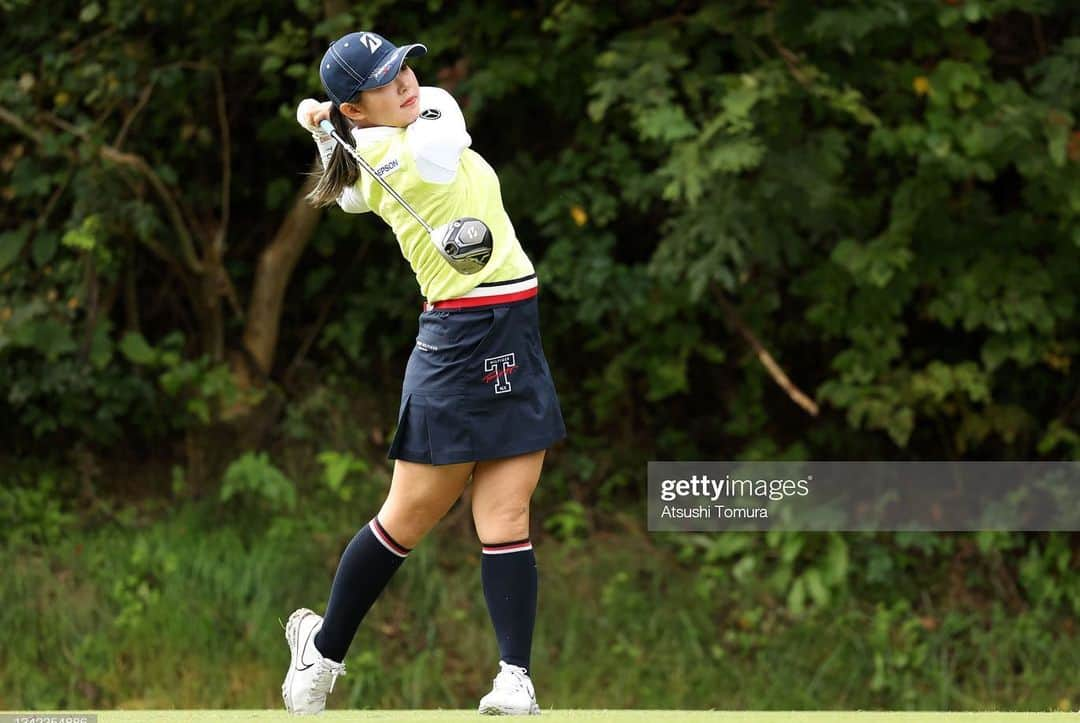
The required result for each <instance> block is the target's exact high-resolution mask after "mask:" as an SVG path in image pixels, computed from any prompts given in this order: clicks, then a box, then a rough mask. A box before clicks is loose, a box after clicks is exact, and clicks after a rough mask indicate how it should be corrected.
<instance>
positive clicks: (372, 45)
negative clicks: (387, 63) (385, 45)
mask: <svg viewBox="0 0 1080 723" xmlns="http://www.w3.org/2000/svg"><path fill="white" fill-rule="evenodd" d="M360 42H361V43H362V44H363V45H364V47H365V48H367V49H368V50H370V51H371V52H373V53H374V52H375V50H376V49H377V48H378V47H379V46H380V45H382V40H380V39H379V38H376V37H375V36H374V35H368V34H367V33H360Z"/></svg>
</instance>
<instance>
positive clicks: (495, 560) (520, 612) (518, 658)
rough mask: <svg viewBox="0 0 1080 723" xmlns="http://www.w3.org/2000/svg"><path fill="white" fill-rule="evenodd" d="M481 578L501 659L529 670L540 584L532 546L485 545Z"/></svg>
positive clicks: (525, 543)
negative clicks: (538, 585) (538, 586)
mask: <svg viewBox="0 0 1080 723" xmlns="http://www.w3.org/2000/svg"><path fill="white" fill-rule="evenodd" d="M480 577H481V580H482V581H483V585H484V599H485V600H487V608H488V613H489V614H490V615H491V623H492V625H493V626H494V628H495V637H496V638H498V640H499V657H500V658H502V660H504V661H506V662H507V663H509V664H511V665H518V666H521V667H522V668H525V669H526V670H528V669H529V656H530V654H531V653H532V636H533V627H534V626H535V624H536V589H537V583H538V576H537V572H536V556H535V555H534V554H533V548H532V543H531V542H529V540H528V539H524V540H515V541H513V542H501V543H497V544H491V545H484V554H483V560H482V561H481V563H480Z"/></svg>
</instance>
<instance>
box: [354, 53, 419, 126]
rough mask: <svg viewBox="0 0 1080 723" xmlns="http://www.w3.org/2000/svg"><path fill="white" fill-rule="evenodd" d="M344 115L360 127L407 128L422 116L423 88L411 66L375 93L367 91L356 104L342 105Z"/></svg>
mask: <svg viewBox="0 0 1080 723" xmlns="http://www.w3.org/2000/svg"><path fill="white" fill-rule="evenodd" d="M341 112H342V113H343V114H344V115H345V117H347V118H349V119H350V120H351V121H352V122H353V123H355V124H356V125H358V126H361V127H363V126H396V127H398V128H404V127H405V126H407V125H409V124H410V123H412V122H413V121H414V120H416V118H417V116H419V115H420V84H419V83H418V82H417V80H416V74H415V73H413V71H412V68H410V67H409V66H408V64H405V65H402V66H401V70H400V71H399V72H398V74H397V77H395V78H394V79H393V80H392V81H390V82H389V83H387V84H386V85H384V86H382V87H381V88H375V89H374V90H365V91H364V92H363V93H361V94H360V97H359V98H358V99H357V102H355V103H342V104H341Z"/></svg>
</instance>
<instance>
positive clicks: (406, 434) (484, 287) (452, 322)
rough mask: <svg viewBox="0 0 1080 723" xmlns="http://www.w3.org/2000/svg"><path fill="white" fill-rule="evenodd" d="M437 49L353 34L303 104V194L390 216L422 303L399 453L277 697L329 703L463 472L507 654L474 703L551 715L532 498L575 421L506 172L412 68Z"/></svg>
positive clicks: (296, 626) (301, 614) (306, 627)
mask: <svg viewBox="0 0 1080 723" xmlns="http://www.w3.org/2000/svg"><path fill="white" fill-rule="evenodd" d="M426 52H427V48H425V47H424V46H423V45H419V44H414V45H405V46H402V47H400V48H399V47H395V46H394V45H393V44H391V43H390V42H389V41H388V40H387V39H386V38H383V37H381V36H379V35H376V34H375V33H370V32H360V33H350V34H348V35H345V36H344V37H342V38H340V39H339V40H337V41H336V42H334V43H333V44H331V46H330V48H329V49H328V50H327V51H326V54H325V56H324V57H323V59H322V62H321V63H320V65H319V75H320V77H321V78H322V83H323V88H324V89H325V90H326V94H327V96H329V98H330V100H329V101H328V102H323V103H319V102H317V101H315V100H312V99H307V100H304V101H303V102H302V103H301V104H300V106H299V107H298V109H297V120H298V122H299V123H300V124H301V125H302V126H303V127H304V128H306V129H308V130H309V131H311V133H312V135H313V136H314V138H315V141H316V143H317V145H318V148H319V153H320V156H321V158H322V164H323V172H322V175H321V177H320V179H319V182H318V185H317V186H316V188H315V189H314V191H313V192H312V193H311V196H310V200H311V201H312V202H313V203H314V204H317V205H323V206H325V205H330V204H333V203H337V204H338V205H339V206H340V207H341V208H342V209H344V210H345V211H348V212H350V213H363V212H365V211H373V212H374V213H376V214H377V215H378V216H379V217H380V218H382V219H383V220H384V221H386V223H387V224H389V225H390V227H391V228H392V229H393V230H394V234H395V235H396V237H397V241H398V244H399V246H400V247H401V252H402V254H403V255H404V257H405V259H406V260H407V261H408V262H409V264H410V265H411V266H412V269H413V271H414V272H415V273H416V279H417V282H418V283H419V285H420V291H421V293H422V294H423V296H424V297H425V299H426V301H425V302H424V304H423V311H422V313H421V314H420V316H419V331H418V334H417V337H416V346H415V347H414V348H413V350H412V354H411V356H410V357H409V363H408V365H407V367H406V369H405V380H404V384H403V385H402V391H401V406H400V409H399V412H398V424H397V431H396V433H395V435H394V439H393V441H392V443H391V445H390V451H389V455H388V456H389V457H390V458H391V459H394V460H395V463H394V472H393V478H392V481H391V484H390V492H389V494H388V495H387V498H386V501H385V502H384V503H383V505H382V507H381V508H380V509H379V511H378V513H377V514H376V515H375V517H373V518H372V519H371V521H370V522H368V523H367V524H366V525H365V526H364V527H363V528H361V529H360V531H359V532H358V533H357V534H356V536H355V537H354V538H353V539H352V541H351V542H350V543H349V544H348V546H347V547H346V548H345V552H344V553H343V554H342V556H341V561H340V563H339V565H338V569H337V573H336V574H335V576H334V581H333V584H332V585H331V588H330V599H329V601H328V602H327V605H326V614H325V616H324V617H321V616H319V615H317V614H316V613H314V612H312V611H311V610H308V609H306V608H303V609H300V610H297V611H295V612H294V613H293V614H292V615H291V616H290V617H289V622H288V624H287V625H286V629H285V638H286V640H287V641H288V643H289V648H290V650H291V653H292V660H291V662H290V665H289V671H288V674H287V675H286V676H285V683H284V685H283V686H282V689H281V692H282V696H283V697H284V699H285V707H286V708H287V709H288V710H289V711H290V712H293V713H318V712H319V711H321V710H323V708H324V707H325V705H326V696H327V694H328V693H329V692H330V691H331V690H332V689H333V685H334V681H335V679H336V678H337V676H339V675H342V674H344V672H345V666H344V664H343V661H344V659H345V653H346V651H347V650H348V648H349V645H350V643H351V642H352V639H353V636H354V635H355V634H356V630H357V627H358V626H359V625H360V622H361V620H363V618H364V615H365V614H366V613H367V611H368V609H369V608H370V607H371V605H372V603H374V602H375V600H376V598H378V596H379V594H380V593H381V592H382V590H383V588H384V587H385V586H386V584H387V582H388V581H389V580H390V578H391V577H392V576H393V574H394V572H395V571H396V570H397V569H398V568H399V567H400V566H401V564H402V563H403V562H404V561H405V559H406V558H407V557H408V554H409V552H410V550H411V549H412V548H414V547H415V546H416V545H417V544H418V543H419V542H420V540H421V539H422V538H423V537H424V535H425V534H426V533H427V532H428V531H429V530H430V529H431V528H432V527H434V525H435V524H436V523H437V522H438V521H439V520H440V519H442V517H443V516H444V515H445V514H446V512H447V511H448V510H449V509H450V507H451V506H452V505H453V504H454V502H455V501H456V500H457V499H458V497H459V496H460V495H461V493H462V491H463V490H464V488H465V485H466V483H467V482H468V481H469V478H470V477H471V478H472V486H473V489H472V514H473V520H474V522H475V525H476V531H477V534H478V536H479V538H480V542H481V545H482V551H483V552H482V557H481V578H482V581H483V588H484V597H485V599H486V601H487V607H488V612H489V613H490V615H491V621H492V624H493V626H494V629H495V635H496V637H497V639H498V646H499V654H500V658H501V659H500V661H499V666H500V670H499V672H498V674H497V675H496V677H495V680H494V685H493V687H492V690H491V692H490V693H488V694H487V695H485V696H484V697H483V699H481V701H480V706H479V711H480V712H481V713H490V714H502V715H506V714H511V715H513V714H538V713H539V712H540V708H539V706H538V705H537V703H536V695H535V692H534V690H533V685H532V681H531V680H530V678H529V656H530V652H531V648H532V634H533V625H534V621H535V619H536V596H537V571H536V558H535V557H534V555H533V550H532V544H531V542H530V540H529V501H530V498H531V496H532V493H533V490H534V489H535V488H536V485H537V482H538V480H539V477H540V469H541V466H542V465H543V461H544V454H545V450H546V449H547V448H548V447H549V446H551V445H552V444H553V443H554V442H556V441H558V440H559V439H561V438H563V437H564V436H565V435H566V428H565V426H564V424H563V419H562V413H561V411H560V409H559V400H558V397H557V396H556V393H555V386H554V384H553V383H552V379H551V373H550V371H549V369H548V365H547V361H546V359H545V358H544V353H543V349H542V347H541V344H540V334H539V331H538V319H537V299H536V293H537V280H536V274H535V272H534V270H533V266H532V263H531V262H530V261H529V258H528V256H526V254H525V252H524V251H523V250H522V248H521V244H520V243H519V242H518V239H517V236H516V235H515V234H514V228H513V226H512V225H511V223H510V218H509V217H508V216H507V214H506V211H505V210H504V209H503V205H502V198H501V195H500V191H499V179H498V177H497V176H496V175H495V172H494V171H493V170H492V168H491V166H489V165H488V164H487V163H486V162H485V161H484V159H483V158H481V157H480V156H479V155H478V154H477V153H475V152H474V151H472V150H470V149H469V145H470V144H471V142H472V139H471V138H470V137H469V134H468V133H467V132H466V129H465V121H464V118H463V117H462V114H461V110H460V109H459V108H458V105H457V103H456V102H455V101H454V98H453V97H452V96H451V95H450V94H449V93H447V92H446V91H444V90H441V89H439V88H433V87H420V86H419V84H418V82H417V79H416V75H415V74H414V73H413V71H412V69H410V68H409V67H408V66H407V65H405V60H406V58H407V57H415V56H421V55H424V54H425V53H426ZM326 118H329V119H330V121H331V122H332V124H333V126H334V128H335V130H336V131H337V134H338V135H339V136H340V137H342V138H343V139H345V140H346V141H347V142H348V143H350V144H354V147H355V149H356V151H357V152H358V153H359V154H360V155H361V157H362V158H363V159H364V160H366V161H367V162H368V163H369V164H370V166H371V168H372V170H374V172H375V173H377V174H378V175H379V176H381V177H382V179H383V180H385V181H386V182H387V183H388V184H389V185H390V186H392V187H393V188H394V189H395V190H396V191H397V192H398V193H399V194H400V195H401V196H402V198H403V199H404V200H405V201H406V202H407V203H408V204H409V205H411V206H412V207H413V208H414V209H415V210H416V212H417V213H418V214H419V215H420V217H421V218H423V219H425V220H426V221H427V223H428V224H430V226H432V227H436V228H438V227H439V226H442V225H443V224H448V223H450V222H452V221H454V220H456V219H461V218H466V217H468V218H475V219H479V220H481V221H483V222H484V224H486V226H487V227H488V228H489V229H490V232H491V249H490V257H489V258H488V260H487V262H486V264H483V265H482V266H481V267H479V270H475V269H474V268H468V269H464V271H466V272H467V273H463V269H462V268H461V267H455V265H454V264H453V260H452V259H450V258H448V256H447V255H446V254H445V252H444V250H440V248H439V247H438V246H436V245H435V244H434V243H433V242H432V238H433V237H432V235H430V234H429V233H428V231H427V230H425V228H424V227H423V226H421V225H420V223H418V222H417V220H416V219H415V218H414V217H413V216H412V215H411V214H410V213H408V212H407V211H406V210H405V209H404V207H403V206H402V205H401V203H399V201H398V200H396V199H395V198H394V197H393V195H392V194H391V193H389V192H388V191H387V190H386V189H385V188H383V187H382V186H381V185H380V184H379V183H378V182H376V180H375V179H373V178H372V177H371V175H370V174H369V173H367V172H362V171H361V169H360V168H359V167H358V164H357V163H356V161H355V160H354V159H353V158H352V157H351V156H350V155H349V154H348V153H347V152H345V151H344V149H343V148H341V147H339V145H338V144H337V142H336V141H335V140H334V139H333V138H332V137H330V136H328V135H326V134H324V133H322V132H321V131H320V129H319V123H320V122H321V121H323V120H324V119H326ZM474 270H475V273H473V271H474Z"/></svg>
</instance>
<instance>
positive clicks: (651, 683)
mask: <svg viewBox="0 0 1080 723" xmlns="http://www.w3.org/2000/svg"><path fill="white" fill-rule="evenodd" d="M352 507H354V508H355V509H360V510H364V511H365V512H366V511H368V510H370V509H372V508H373V504H370V503H368V502H366V501H365V502H359V503H354V505H352ZM319 512H320V514H321V515H323V517H321V518H320V520H319V524H318V525H314V524H312V523H311V521H309V520H303V519H288V518H278V519H276V520H273V521H270V520H267V521H265V523H264V524H261V525H256V524H254V523H251V522H249V523H248V524H246V525H243V526H242V525H240V524H237V523H236V521H234V520H232V519H230V518H229V517H228V516H227V515H225V516H218V517H215V516H214V515H213V514H212V513H208V512H207V511H206V510H205V509H192V508H182V509H177V510H176V511H174V512H173V514H172V515H171V517H170V518H169V519H167V520H162V521H160V522H157V523H154V524H153V525H150V526H148V527H145V528H142V529H138V530H130V529H118V528H115V527H114V528H110V529H104V530H97V531H94V532H90V533H83V534H80V535H79V537H78V539H69V540H62V541H60V542H58V543H57V544H55V545H53V546H51V547H50V548H32V549H19V550H15V549H3V548H0V569H3V570H5V571H6V581H5V585H4V586H0V629H3V630H4V631H5V638H4V644H3V645H2V646H0V707H4V708H9V709H13V708H20V707H21V708H27V709H46V708H48V709H69V710H76V709H83V710H90V709H125V710H135V709H140V713H138V714H133V715H135V716H136V718H139V717H140V716H143V718H139V719H140V720H141V719H147V720H149V718H145V716H147V715H148V714H146V713H143V712H141V711H142V710H155V709H158V710H160V709H171V708H180V709H196V708H220V709H256V710H259V709H268V710H276V709H277V707H278V706H279V705H280V688H281V679H282V676H283V674H284V672H285V667H286V666H287V664H288V648H287V646H286V645H285V642H284V637H283V633H282V630H281V628H280V627H279V620H281V619H285V618H286V617H287V616H288V614H289V612H290V611H291V610H292V609H293V608H295V607H300V606H308V607H312V608H314V609H316V610H319V609H321V607H322V606H323V605H324V604H325V598H326V594H327V590H328V586H329V581H330V579H331V577H332V575H333V572H334V568H335V566H336V564H337V560H338V556H339V555H340V551H341V549H342V548H343V547H344V545H345V544H346V543H347V542H348V540H349V538H350V537H351V536H352V534H353V532H354V529H355V527H356V526H357V525H358V524H362V523H363V522H364V521H366V519H367V516H366V514H362V513H359V512H356V511H355V510H349V509H340V508H334V507H333V506H331V505H325V506H320V507H319ZM354 518H355V519H354ZM357 520H359V522H357ZM244 528H246V529H244ZM536 554H537V558H538V565H539V572H540V585H541V587H540V601H539V619H538V621H537V630H536V637H535V641H534V650H533V661H532V668H533V678H534V680H535V682H536V689H537V694H538V698H539V701H540V704H541V706H543V707H544V708H545V710H547V706H552V707H553V708H558V709H560V712H557V713H551V716H552V717H555V716H564V715H566V716H571V715H572V716H581V715H586V714H585V713H580V712H579V713H574V712H570V711H573V710H575V709H591V708H595V707H597V706H608V707H612V708H618V709H620V710H621V709H660V710H687V709H688V710H708V709H725V710H777V711H783V710H825V709H828V710H832V709H839V710H906V711H918V710H923V709H925V710H986V709H1000V710H1017V709H1020V710H1030V711H1040V710H1075V709H1076V707H1077V704H1078V703H1080V679H1078V678H1077V676H1076V675H1075V671H1077V670H1080V645H1077V640H1076V635H1075V633H1074V632H1073V630H1072V629H1071V628H1065V627H1064V626H1062V625H1060V624H1058V622H1057V621H1055V620H1053V619H1049V618H1046V619H1044V618H1040V617H1037V616H1034V615H1025V616H1023V617H1016V618H1006V617H1002V618H998V617H990V616H989V615H987V616H985V617H982V618H974V617H971V618H969V617H963V618H959V619H958V623H959V624H958V625H951V624H945V623H943V624H942V625H941V626H940V627H939V628H937V629H936V630H932V631H931V630H927V629H926V628H924V627H923V626H921V625H920V624H919V623H918V620H917V619H916V618H914V616H913V614H912V613H911V611H909V610H905V609H901V608H897V607H895V606H889V605H886V607H885V608H884V609H882V608H881V605H884V604H885V602H884V601H876V600H871V599H861V598H854V597H852V599H849V600H844V601H842V602H840V603H838V604H837V605H836V607H835V609H833V610H831V611H830V612H829V614H827V615H817V616H812V615H808V616H806V617H805V618H801V619H788V618H785V617H784V616H783V615H782V614H779V615H774V616H765V617H763V618H752V617H747V616H746V615H745V614H744V613H745V611H747V610H752V607H751V606H752V605H754V604H759V605H760V603H754V601H752V600H748V599H747V595H746V593H745V592H744V591H741V590H740V589H738V588H737V587H734V586H731V585H727V584H725V585H721V586H719V587H718V588H717V592H716V593H715V595H712V596H707V597H703V596H701V595H700V594H698V593H697V592H695V584H696V583H697V581H698V580H697V575H696V572H695V571H694V570H693V569H687V567H686V566H679V565H678V564H677V563H676V562H675V561H674V560H673V559H672V557H671V554H670V553H669V552H667V551H665V550H664V549H662V548H658V547H657V546H656V544H655V541H654V540H653V539H651V538H650V536H648V535H645V534H642V533H640V532H636V531H634V530H633V529H632V528H631V526H630V525H627V532H625V533H620V534H610V533H606V534H594V535H593V536H592V537H591V538H590V539H589V541H588V545H587V546H576V545H574V544H566V543H563V544H560V543H558V542H556V541H554V540H552V539H551V538H550V537H547V536H538V538H537V548H536ZM782 607H783V606H782V603H781V604H777V605H775V606H774V608H779V609H782ZM883 610H884V612H883ZM995 615H996V613H995ZM942 619H943V620H944V621H946V622H948V620H949V618H948V617H946V616H943V617H942ZM497 657H498V652H497V649H496V646H495V641H494V639H493V634H492V631H491V629H490V622H489V621H488V619H487V613H486V608H485V603H484V599H483V595H482V592H481V588H480V575H479V546H478V544H477V543H476V541H475V539H474V538H473V536H472V532H471V530H470V529H469V527H468V526H467V524H464V525H463V524H458V525H453V524H449V525H443V526H440V528H439V529H438V530H436V532H435V533H434V534H433V537H432V539H428V540H425V541H424V543H422V544H421V545H420V546H419V547H418V548H417V549H416V551H414V553H413V554H412V555H410V559H409V560H408V562H407V563H406V564H405V566H404V567H403V568H402V570H401V571H400V572H399V573H398V575H397V576H396V577H395V578H394V580H393V582H392V583H391V585H390V588H389V589H388V590H387V592H386V594H385V595H384V597H383V598H381V599H380V600H379V601H378V603H377V604H376V605H375V607H374V608H373V609H372V612H371V614H370V615H369V617H368V619H367V620H365V621H364V625H363V626H362V627H361V629H360V631H359V633H358V636H357V638H356V640H355V642H354V644H353V647H352V648H351V649H350V651H349V656H348V658H347V659H346V664H347V666H348V674H347V675H346V676H345V677H344V678H342V679H340V680H339V681H338V682H337V684H336V687H335V690H334V693H333V695H332V696H331V699H330V708H331V709H332V710H341V709H344V710H357V711H359V710H364V711H370V710H387V711H397V710H417V709H425V710H436V709H443V710H459V709H469V708H472V707H473V706H475V705H476V701H478V700H479V699H480V697H481V696H482V695H483V694H484V693H486V692H487V691H488V690H489V689H490V686H491V679H492V678H493V677H494V675H495V673H496V672H497V666H496V660H497ZM176 715H181V716H182V717H184V719H186V717H187V716H189V715H191V714H189V713H187V712H186V711H185V712H184V713H181V714H176ZM222 715H232V714H224V713H223V714H222ZM266 715H267V716H269V715H270V714H266ZM349 715H350V716H353V717H355V718H357V719H360V720H366V719H367V718H365V717H364V716H377V715H398V714H397V713H386V714H378V713H366V712H365V713H360V712H357V713H350V714H349ZM417 715H419V714H417ZM444 715H451V714H450V713H446V714H444ZM454 715H458V714H456V713H455V714H454ZM460 715H466V714H465V713H462V714H460ZM619 715H623V714H622V713H620V714H619ZM625 715H630V714H625ZM648 715H658V714H653V713H651V712H650V713H649V714H648ZM686 715H690V714H686ZM737 715H739V714H729V718H714V719H716V720H754V719H740V718H738V717H734V718H732V717H730V716H737ZM800 715H802V714H800ZM827 715H832V716H833V717H832V718H824V719H820V720H836V719H837V717H836V716H837V715H838V714H827ZM913 715H914V716H916V717H915V718H913V719H912V720H925V719H926V717H925V714H922V713H913ZM268 719H269V718H268ZM373 719H374V718H373ZM556 719H558V718H556ZM577 719H581V720H588V718H575V720H577ZM688 719H689V718H688ZM106 720H107V719H106ZM117 720H124V719H123V718H117ZM162 720H167V719H164V718H163V719H162ZM223 720H224V718H223ZM760 720H763V721H769V720H784V719H783V718H781V719H772V718H767V717H765V718H760ZM787 720H791V719H790V718H789V719H787ZM871 720H873V719H871ZM883 720H885V719H883ZM887 720H896V721H904V720H907V719H905V718H888V719H887ZM965 720H970V719H965ZM980 720H981V719H980ZM995 720H996V719H995ZM1001 720H1007V719H1005V718H1002V719H1001ZM1008 720H1016V718H1010V719H1008Z"/></svg>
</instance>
